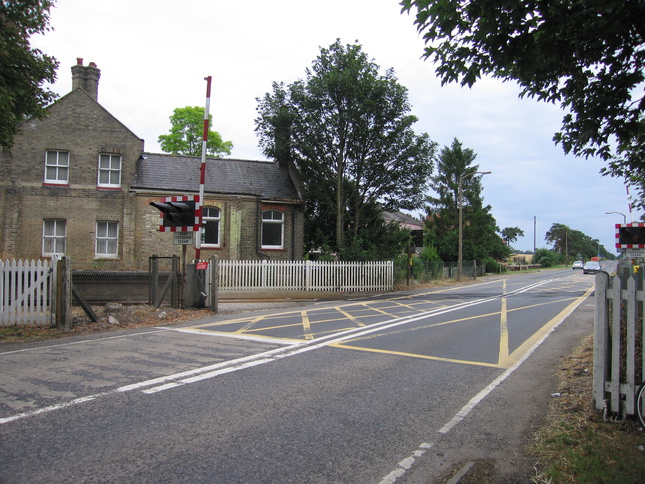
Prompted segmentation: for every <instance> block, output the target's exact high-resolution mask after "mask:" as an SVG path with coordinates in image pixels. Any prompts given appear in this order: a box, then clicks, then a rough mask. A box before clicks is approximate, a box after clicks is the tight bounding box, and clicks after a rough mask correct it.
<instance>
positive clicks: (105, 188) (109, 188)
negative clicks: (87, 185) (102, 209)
mask: <svg viewBox="0 0 645 484" xmlns="http://www.w3.org/2000/svg"><path fill="white" fill-rule="evenodd" d="M96 189H97V190H111V191H116V192H120V191H123V187H101V186H97V187H96Z"/></svg>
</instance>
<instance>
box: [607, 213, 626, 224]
mask: <svg viewBox="0 0 645 484" xmlns="http://www.w3.org/2000/svg"><path fill="white" fill-rule="evenodd" d="M610 213H617V214H618V215H622V216H623V223H624V224H625V225H627V216H626V215H625V214H624V213H621V212H605V215H609V214H610Z"/></svg>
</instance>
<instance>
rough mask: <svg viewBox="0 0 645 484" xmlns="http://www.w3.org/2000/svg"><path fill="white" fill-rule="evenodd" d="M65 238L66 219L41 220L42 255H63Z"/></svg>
mask: <svg viewBox="0 0 645 484" xmlns="http://www.w3.org/2000/svg"><path fill="white" fill-rule="evenodd" d="M66 239H67V221H66V220H56V219H45V220H43V256H45V257H51V256H55V255H61V256H62V255H65V245H66Z"/></svg>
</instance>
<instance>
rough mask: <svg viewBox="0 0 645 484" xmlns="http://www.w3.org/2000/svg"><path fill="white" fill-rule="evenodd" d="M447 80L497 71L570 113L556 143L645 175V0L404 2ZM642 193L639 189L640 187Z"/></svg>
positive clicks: (469, 79) (611, 168)
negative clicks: (644, 44) (644, 95)
mask: <svg viewBox="0 0 645 484" xmlns="http://www.w3.org/2000/svg"><path fill="white" fill-rule="evenodd" d="M401 5H402V6H403V11H408V12H411V11H412V10H413V9H415V11H416V16H415V24H416V25H417V28H418V30H419V31H420V32H422V33H423V37H424V39H425V41H426V49H425V57H426V58H428V59H430V60H432V61H433V62H434V63H436V65H437V73H438V75H439V76H440V77H441V80H442V82H443V83H448V82H459V83H460V84H461V85H465V86H472V85H473V84H474V83H475V82H476V81H477V80H478V79H479V78H480V77H482V76H484V75H492V76H493V77H497V78H500V79H503V80H513V81H517V82H518V83H519V84H520V86H521V87H522V93H521V95H522V96H529V97H535V98H537V99H539V100H542V101H548V102H553V103H557V104H559V105H561V106H562V107H563V109H564V110H565V111H566V114H565V116H564V119H563V121H562V128H561V131H560V132H559V133H556V134H555V136H554V140H555V141H556V142H558V143H559V144H561V145H562V147H563V148H564V151H565V152H567V153H568V152H572V153H573V154H575V155H581V156H585V157H588V156H599V157H600V158H602V159H603V160H605V161H606V162H607V166H606V168H605V169H603V172H604V173H608V174H611V175H615V176H624V177H628V178H630V179H632V181H635V182H637V183H639V184H640V185H641V187H642V186H643V181H644V180H645V117H644V116H643V111H644V108H645V98H644V97H643V88H644V85H645V84H644V81H645V77H644V67H645V49H644V48H643V42H644V38H645V2H643V1H642V0H549V1H544V0H493V1H491V0H403V1H401ZM641 195H642V193H641Z"/></svg>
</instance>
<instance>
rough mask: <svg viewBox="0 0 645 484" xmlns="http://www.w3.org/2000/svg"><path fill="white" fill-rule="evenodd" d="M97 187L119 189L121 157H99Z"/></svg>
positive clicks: (103, 155) (102, 155)
mask: <svg viewBox="0 0 645 484" xmlns="http://www.w3.org/2000/svg"><path fill="white" fill-rule="evenodd" d="M98 186H99V187H107V188H117V187H121V155H107V154H103V153H102V154H101V155H99V182H98Z"/></svg>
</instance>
